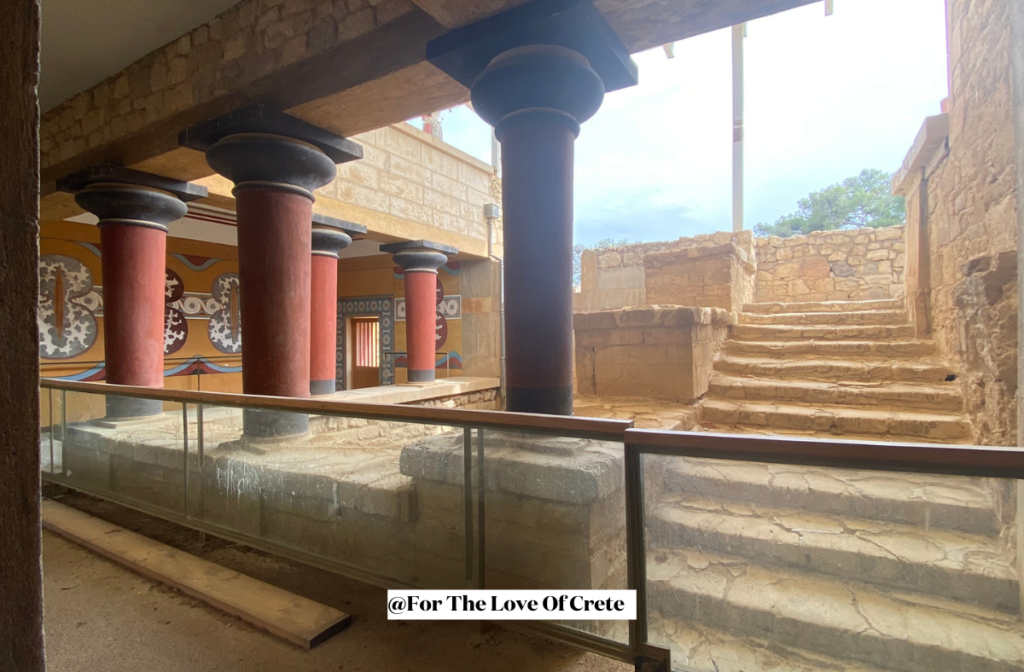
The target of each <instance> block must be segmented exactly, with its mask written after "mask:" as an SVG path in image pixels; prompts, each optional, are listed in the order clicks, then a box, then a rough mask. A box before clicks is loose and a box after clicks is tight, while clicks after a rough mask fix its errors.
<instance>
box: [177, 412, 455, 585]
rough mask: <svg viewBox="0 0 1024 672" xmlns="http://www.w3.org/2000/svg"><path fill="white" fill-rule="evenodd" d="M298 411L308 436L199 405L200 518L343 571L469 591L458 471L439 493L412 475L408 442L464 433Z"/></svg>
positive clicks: (193, 478) (194, 510) (192, 496)
mask: <svg viewBox="0 0 1024 672" xmlns="http://www.w3.org/2000/svg"><path fill="white" fill-rule="evenodd" d="M273 413H274V412H264V415H267V414H270V415H272V414H273ZM289 415H290V416H291V419H292V420H295V419H298V420H300V421H301V422H300V424H302V423H303V422H304V423H305V425H306V426H307V427H308V431H305V432H297V433H292V434H290V435H282V436H276V437H271V436H258V435H254V434H256V433H258V431H259V430H258V428H259V427H261V426H265V425H263V424H262V423H263V420H265V418H263V419H260V414H258V413H255V414H254V411H252V410H250V409H247V410H244V411H243V410H242V409H236V408H228V407H217V406H207V405H204V406H203V407H202V409H201V421H200V419H199V418H198V417H196V418H195V431H193V432H191V434H194V435H196V436H197V437H198V436H200V434H199V427H200V426H201V427H202V433H201V439H202V442H201V446H197V450H196V451H195V460H194V461H190V463H189V464H190V473H189V498H188V505H189V509H188V515H189V517H190V518H191V519H192V520H196V521H201V522H202V523H204V524H206V525H209V526H214V527H215V528H221V529H224V530H227V531H230V532H231V533H233V534H236V535H242V536H244V537H248V538H252V539H254V540H258V541H260V542H265V543H266V544H271V545H273V546H275V547H280V548H285V549H290V550H292V551H295V552H298V553H300V554H303V555H306V556H312V557H314V558H317V559H319V560H322V561H324V562H326V563H328V564H329V565H331V566H337V567H338V568H339V570H340V571H350V572H352V571H354V572H358V573H360V574H366V575H369V576H370V577H371V578H372V577H377V578H379V579H382V580H383V581H386V582H397V583H401V584H409V585H415V586H421V587H426V588H463V587H465V585H466V583H465V578H464V566H465V556H464V549H465V546H466V544H465V536H464V525H463V522H464V520H465V516H464V513H463V510H462V506H463V501H464V500H463V497H462V482H461V475H458V477H457V478H456V479H455V481H454V482H453V483H452V484H451V486H450V487H449V488H432V487H430V486H429V484H427V483H420V482H418V480H417V479H416V478H415V477H414V476H412V475H409V474H407V473H406V468H405V467H406V457H405V450H406V449H407V448H408V447H409V446H412V445H415V444H417V443H419V442H420V441H422V440H424V439H426V438H429V437H454V440H457V441H461V437H462V433H463V430H462V429H461V428H454V427H447V426H440V425H433V424H424V423H417V422H391V421H384V420H373V419H364V418H351V417H340V416H328V415H308V416H307V415H300V414H289ZM285 420H286V421H287V420H288V418H287V417H286V418H285ZM253 423H255V424H253ZM252 428H257V432H251V429H252ZM199 448H201V450H199Z"/></svg>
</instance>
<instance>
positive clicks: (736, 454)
mask: <svg viewBox="0 0 1024 672" xmlns="http://www.w3.org/2000/svg"><path fill="white" fill-rule="evenodd" d="M626 446H627V450H636V451H639V452H640V453H643V454H653V455H667V456H675V457H703V458H711V459H719V460H731V461H741V462H771V463H775V464H793V465H806V466H819V467H832V468H837V469H867V470H872V471H901V472H913V473H931V474H946V475H954V476H981V477H988V478H1019V479H1024V448H1016V447H1010V446H966V445H955V444H919V443H888V442H886V443H883V442H872V441H843V440H833V439H819V438H802V437H768V436H757V435H749V434H746V435H744V434H736V435H733V434H711V433H703V432H670V431H663V430H651V429H629V430H627V431H626Z"/></svg>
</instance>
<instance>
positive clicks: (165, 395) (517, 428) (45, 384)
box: [39, 378, 633, 442]
mask: <svg viewBox="0 0 1024 672" xmlns="http://www.w3.org/2000/svg"><path fill="white" fill-rule="evenodd" d="M39 385H40V387H42V388H44V389H51V390H64V391H65V392H84V393H88V394H103V395H116V396H119V397H134V398H141V399H155V400H158V401H169V402H177V403H180V404H204V405H208V406H230V407H235V408H251V409H262V410H267V411H287V412H291V413H308V414H311V415H340V416H345V417H350V418H365V419H367V420H384V421H391V422H416V423H420V424H430V425H451V426H457V427H481V428H484V429H495V430H500V431H508V432H536V433H541V434H554V435H557V436H569V437H578V438H587V439H596V440H599V441H617V442H622V441H623V436H624V434H625V431H626V430H627V429H629V428H631V427H632V426H633V422H632V421H631V420H607V419H603V418H576V417H571V416H562V415H541V414H538V413H509V412H505V411H483V410H475V409H463V408H436V407H430V406H406V405H404V404H368V403H360V402H353V401H334V400H330V399H296V398H293V397H267V396H258V395H252V394H233V393H228V392H204V391H197V390H165V389H162V388H152V387H133V386H129V385H112V384H110V383H85V382H73V381H67V380H54V379H46V378H44V379H43V380H41V381H40V384H39Z"/></svg>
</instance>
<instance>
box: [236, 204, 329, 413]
mask: <svg viewBox="0 0 1024 672" xmlns="http://www.w3.org/2000/svg"><path fill="white" fill-rule="evenodd" d="M236 199H237V204H236V207H237V215H238V274H239V277H240V283H239V296H240V299H241V303H242V339H243V342H242V388H243V390H244V392H245V394H261V395H269V396H278V397H308V396H309V309H310V304H309V289H310V250H311V244H312V243H311V238H312V236H311V233H310V226H309V221H310V218H311V217H312V215H313V202H312V201H311V200H309V198H307V197H305V196H302V195H300V194H294V193H291V192H287V191H278V190H274V189H255V188H254V189H245V190H239V191H238V192H237V193H236Z"/></svg>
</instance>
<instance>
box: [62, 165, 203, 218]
mask: <svg viewBox="0 0 1024 672" xmlns="http://www.w3.org/2000/svg"><path fill="white" fill-rule="evenodd" d="M57 189H58V190H59V191H65V192H69V193H73V194H75V202H76V203H78V205H80V206H81V207H82V208H84V209H85V210H86V211H88V212H90V213H92V214H94V215H96V216H97V217H98V218H99V220H100V221H99V226H106V225H110V224H120V225H128V226H143V227H149V228H154V229H160V230H162V231H167V224H169V223H170V222H173V221H174V220H176V219H181V218H182V217H184V216H185V213H186V212H188V207H187V206H186V205H185V202H186V201H193V200H196V199H198V198H203V197H205V196H206V195H207V190H206V188H205V187H201V186H199V185H196V184H191V183H190V182H182V181H180V180H174V179H170V178H167V177H161V176H160V175H152V174H150V173H144V172H142V171H139V170H132V169H131V168H124V167H122V166H115V165H112V164H97V165H95V166H92V167H90V168H87V169H85V170H83V171H80V172H77V173H74V174H72V175H68V176H66V177H63V178H61V179H59V180H57Z"/></svg>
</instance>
